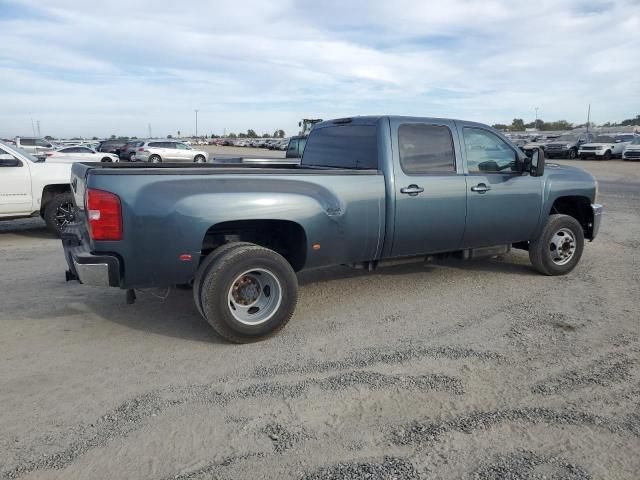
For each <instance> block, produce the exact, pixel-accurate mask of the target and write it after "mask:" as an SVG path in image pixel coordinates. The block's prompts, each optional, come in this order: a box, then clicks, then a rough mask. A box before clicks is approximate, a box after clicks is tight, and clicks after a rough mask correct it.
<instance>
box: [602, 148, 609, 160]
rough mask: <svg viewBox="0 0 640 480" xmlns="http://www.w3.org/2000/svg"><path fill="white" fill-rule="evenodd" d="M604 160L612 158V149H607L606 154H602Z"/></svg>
mask: <svg viewBox="0 0 640 480" xmlns="http://www.w3.org/2000/svg"><path fill="white" fill-rule="evenodd" d="M602 159H603V160H611V150H607V151H606V152H604V155H603V156H602Z"/></svg>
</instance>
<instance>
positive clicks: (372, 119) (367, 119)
mask: <svg viewBox="0 0 640 480" xmlns="http://www.w3.org/2000/svg"><path fill="white" fill-rule="evenodd" d="M383 118H388V119H389V120H401V121H402V120H405V121H412V122H415V121H423V122H429V123H431V122H435V123H438V122H454V121H455V122H464V123H466V124H477V125H483V124H481V123H478V122H470V121H468V120H458V119H453V118H441V117H412V116H406V115H362V116H360V115H357V116H354V117H344V118H334V119H331V120H325V121H324V122H320V123H316V124H315V125H314V126H313V128H314V129H315V128H324V127H330V126H333V125H346V124H351V125H375V124H376V123H378V121H379V120H381V119H383Z"/></svg>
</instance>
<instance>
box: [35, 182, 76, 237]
mask: <svg viewBox="0 0 640 480" xmlns="http://www.w3.org/2000/svg"><path fill="white" fill-rule="evenodd" d="M75 217H76V207H75V205H74V204H73V195H72V194H71V192H65V193H59V194H58V195H56V196H55V197H53V198H52V199H51V200H49V202H48V203H47V205H46V206H45V208H44V213H43V215H42V218H43V219H44V221H45V223H46V224H47V227H48V228H49V231H50V232H51V233H53V234H54V235H55V236H56V237H59V236H60V235H61V234H62V231H63V230H64V228H65V227H66V226H67V225H68V224H70V223H72V222H73V221H74V220H75Z"/></svg>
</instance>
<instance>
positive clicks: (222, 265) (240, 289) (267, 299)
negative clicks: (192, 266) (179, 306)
mask: <svg viewBox="0 0 640 480" xmlns="http://www.w3.org/2000/svg"><path fill="white" fill-rule="evenodd" d="M194 293H195V289H194ZM199 294H200V300H201V304H202V310H203V313H204V316H205V318H206V319H207V321H208V322H209V324H210V325H211V326H212V327H213V328H214V330H215V331H216V332H217V333H218V334H219V335H220V336H222V337H223V338H225V339H227V340H229V341H230V342H234V343H248V342H254V341H257V340H262V339H264V338H266V337H269V336H271V335H273V334H275V333H276V332H278V331H279V330H281V329H282V328H284V326H285V325H286V324H287V323H288V322H289V320H290V319H291V316H292V315H293V312H294V310H295V307H296V304H297V301H298V279H297V278H296V275H295V272H294V271H293V269H292V268H291V265H289V262H287V261H286V260H285V259H284V258H283V257H282V256H281V255H280V254H278V253H276V252H274V251H273V250H269V249H267V248H264V247H260V246H258V245H253V244H249V245H242V246H238V247H236V248H230V249H229V250H227V251H226V252H224V253H223V254H221V255H219V256H217V258H216V259H215V260H214V261H213V262H212V263H211V265H210V266H209V268H207V269H206V272H205V273H204V275H202V277H201V278H200V286H199Z"/></svg>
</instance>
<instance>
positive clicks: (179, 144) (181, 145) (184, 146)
mask: <svg viewBox="0 0 640 480" xmlns="http://www.w3.org/2000/svg"><path fill="white" fill-rule="evenodd" d="M173 145H175V148H177V149H178V150H189V147H187V146H186V145H185V144H184V143H174V144H173Z"/></svg>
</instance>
